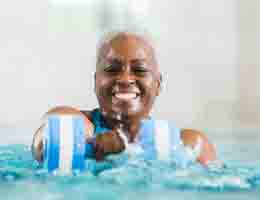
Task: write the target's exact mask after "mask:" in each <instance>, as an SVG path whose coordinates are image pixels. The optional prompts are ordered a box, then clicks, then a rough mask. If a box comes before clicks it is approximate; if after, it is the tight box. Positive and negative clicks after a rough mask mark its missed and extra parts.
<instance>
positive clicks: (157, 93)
mask: <svg viewBox="0 0 260 200" xmlns="http://www.w3.org/2000/svg"><path fill="white" fill-rule="evenodd" d="M162 81H163V78H162V74H161V73H160V74H159V78H158V79H157V91H156V96H159V94H160V92H161V90H162Z"/></svg>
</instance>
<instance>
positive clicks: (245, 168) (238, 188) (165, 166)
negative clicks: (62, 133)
mask: <svg viewBox="0 0 260 200" xmlns="http://www.w3.org/2000/svg"><path fill="white" fill-rule="evenodd" d="M256 138H259V135H258V134H257V132H256V133H254V134H252V133H251V134H250V137H245V136H244V134H243V137H242V136H241V137H238V140H235V139H234V138H230V139H228V138H227V137H225V139H223V138H221V137H220V136H218V137H216V138H213V140H214V139H215V141H216V143H217V147H218V154H219V157H220V158H221V159H222V160H223V161H224V163H225V165H226V166H225V168H222V169H220V168H214V167H212V168H210V169H206V168H203V167H201V166H199V165H197V164H194V165H192V166H190V167H188V168H186V169H181V168H176V166H175V165H174V164H173V163H170V162H161V161H145V160H141V159H138V158H131V159H130V160H128V161H127V162H126V163H125V164H124V165H123V166H120V167H119V166H117V167H114V168H113V169H110V170H106V171H103V172H101V173H99V174H98V175H94V174H92V173H90V172H84V173H81V174H79V175H74V176H54V175H50V174H48V173H47V172H46V170H45V169H42V168H41V167H39V165H38V164H37V163H36V162H35V161H34V160H33V159H32V156H31V152H30V147H29V146H27V145H23V144H15V145H2V146H0V193H1V198H3V199H6V200H9V199H12V200H15V199H19V200H22V199H26V200H30V199H37V200H58V199H91V200H92V199H93V200H96V199H112V200H114V199H115V200H117V199H118V200H125V199H135V200H138V199H142V200H143V199H149V200H150V199H151V200H153V199H156V200H158V199H160V200H161V199H178V200H180V199H195V200H196V199H202V198H203V199H204V200H212V199H228V200H230V199H250V200H256V199H257V200H259V197H260V155H259V153H260V145H258V144H257V139H256ZM118 159H120V156H118ZM93 163H94V164H95V162H93ZM93 163H92V164H93Z"/></svg>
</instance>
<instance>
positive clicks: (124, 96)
mask: <svg viewBox="0 0 260 200" xmlns="http://www.w3.org/2000/svg"><path fill="white" fill-rule="evenodd" d="M113 97H115V98H116V99H119V100H125V101H129V100H133V99H136V98H138V97H139V93H135V92H116V93H114V94H113Z"/></svg>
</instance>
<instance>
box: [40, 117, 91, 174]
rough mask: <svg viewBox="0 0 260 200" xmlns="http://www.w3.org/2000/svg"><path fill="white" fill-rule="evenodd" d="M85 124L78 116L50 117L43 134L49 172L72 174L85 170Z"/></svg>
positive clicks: (44, 152)
mask: <svg viewBox="0 0 260 200" xmlns="http://www.w3.org/2000/svg"><path fill="white" fill-rule="evenodd" d="M85 130H86V129H85V124H84V119H83V118H82V117H81V116H78V115H50V116H48V118H47V122H46V126H45V129H44V133H43V136H44V137H43V157H44V166H45V167H46V168H47V169H48V172H57V173H59V174H72V173H73V172H80V171H83V170H84V169H85V158H84V156H85V141H86V136H85V135H86V134H85V132H84V131H85Z"/></svg>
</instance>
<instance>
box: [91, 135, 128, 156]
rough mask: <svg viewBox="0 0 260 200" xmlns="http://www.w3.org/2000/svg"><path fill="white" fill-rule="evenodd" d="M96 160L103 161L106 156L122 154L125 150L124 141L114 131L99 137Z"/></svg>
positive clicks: (96, 144)
mask: <svg viewBox="0 0 260 200" xmlns="http://www.w3.org/2000/svg"><path fill="white" fill-rule="evenodd" d="M94 148H95V155H96V160H97V161H99V160H103V159H104V157H105V156H106V155H109V154H113V153H120V152H122V151H123V150H124V149H125V145H124V141H123V140H122V138H121V137H120V136H119V135H118V134H117V133H116V132H114V131H111V132H107V133H103V134H100V135H97V137H96V140H95V144H94Z"/></svg>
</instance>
